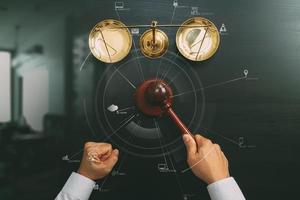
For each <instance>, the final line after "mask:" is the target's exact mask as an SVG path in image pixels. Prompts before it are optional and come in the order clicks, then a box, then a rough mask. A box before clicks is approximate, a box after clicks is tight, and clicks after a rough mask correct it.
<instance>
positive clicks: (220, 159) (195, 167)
mask: <svg viewBox="0 0 300 200" xmlns="http://www.w3.org/2000/svg"><path fill="white" fill-rule="evenodd" d="M183 141H184V143H185V145H186V148H187V161H188V164H189V166H190V168H191V170H192V172H193V173H194V174H195V175H196V176H197V177H199V178H200V179H202V180H203V181H204V182H206V183H207V184H211V183H213V182H216V181H218V180H222V179H225V178H227V177H229V170H228V161H227V159H226V157H225V155H224V153H223V152H222V150H221V148H220V146H219V145H218V144H213V143H212V142H211V141H210V140H209V139H207V138H205V137H203V136H201V135H195V137H194V138H193V137H192V136H190V135H188V134H185V135H183Z"/></svg>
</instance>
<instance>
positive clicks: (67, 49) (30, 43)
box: [0, 0, 109, 200]
mask: <svg viewBox="0 0 300 200" xmlns="http://www.w3.org/2000/svg"><path fill="white" fill-rule="evenodd" d="M95 3H96V5H97V6H98V8H99V7H100V6H101V4H102V3H101V2H100V1H99V2H97V1H46V0H30V1H14V0H13V1H11V0H9V1H8V0H1V1H0V80H1V83H0V199H3V200H4V199H39V200H41V199H53V198H54V197H55V196H56V194H57V192H58V191H59V190H60V188H61V187H62V185H63V182H65V180H66V178H67V177H68V175H69V172H70V171H71V170H72V167H73V166H74V169H76V168H77V166H78V163H76V162H75V163H74V165H72V164H71V165H70V163H68V162H62V159H61V158H62V157H63V156H65V158H66V156H68V155H67V153H68V152H69V153H72V152H73V151H75V150H78V149H80V148H81V147H82V144H83V143H84V141H85V139H86V138H88V136H87V137H84V136H82V132H84V131H85V130H86V129H85V125H84V122H82V119H83V117H82V116H81V113H80V109H81V108H80V106H79V105H78V103H77V102H76V101H78V100H77V99H76V97H75V96H79V95H76V94H77V92H78V93H80V83H78V85H76V84H77V83H75V84H73V85H71V83H72V82H71V80H74V79H76V74H75V73H76V72H74V73H73V71H72V69H73V66H74V71H76V70H75V68H76V69H78V68H77V67H78V65H80V63H82V59H84V58H85V56H86V54H87V52H88V49H87V44H86V41H87V37H88V30H89V28H90V27H91V24H93V23H95V21H97V20H95V18H93V20H91V24H86V23H83V22H84V21H85V20H83V21H82V22H81V23H82V24H83V26H85V28H83V31H81V28H82V27H72V24H74V21H76V20H78V19H82V17H79V16H82V15H84V14H86V13H89V11H90V10H91V9H95ZM106 4H109V2H108V1H107V2H106ZM97 6H96V7H97ZM88 17H91V16H88ZM93 17H94V16H93ZM81 23H79V24H81ZM77 24H78V23H77ZM75 54H76V58H75V59H73V57H72V56H74V55H75ZM74 57H75V56H74ZM91 68H92V67H91ZM81 84H86V83H81ZM73 86H74V89H72V87H73ZM67 87H68V88H69V89H66V88H67ZM74 97H75V98H74ZM70 99H72V100H70ZM73 100H74V102H73ZM71 101H72V102H71ZM74 107H75V109H73V108H74ZM72 109H73V111H71V110H72ZM77 109H78V111H77ZM76 113H77V114H78V117H74V119H75V118H76V121H77V122H79V124H78V126H73V127H72V128H70V127H71V126H68V124H71V123H73V121H72V120H73V118H68V116H70V115H72V116H74V114H76ZM67 119H69V120H67ZM82 127H83V128H82ZM77 133H78V137H77V136H76V134H77ZM86 133H87V131H86ZM68 134H69V135H68ZM80 156H81V155H80V154H79V156H78V157H76V159H79V158H80ZM64 170H67V171H64Z"/></svg>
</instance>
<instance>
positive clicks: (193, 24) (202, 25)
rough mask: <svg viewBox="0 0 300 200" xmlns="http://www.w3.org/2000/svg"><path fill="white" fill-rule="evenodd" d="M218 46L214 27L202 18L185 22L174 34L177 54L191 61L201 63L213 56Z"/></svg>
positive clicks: (218, 36)
mask: <svg viewBox="0 0 300 200" xmlns="http://www.w3.org/2000/svg"><path fill="white" fill-rule="evenodd" d="M219 44H220V35H219V31H218V29H217V28H216V26H215V25H214V24H213V23H212V22H211V21H209V20H208V19H205V18H203V17H194V18H190V19H188V20H186V21H185V22H183V24H182V25H181V26H180V27H179V29H178V31H177V33H176V45H177V48H178V50H179V52H180V53H181V54H182V55H183V56H184V57H185V58H187V59H189V60H192V61H203V60H207V59H209V58H210V57H211V56H213V55H214V54H215V52H216V51H217V49H218V47H219Z"/></svg>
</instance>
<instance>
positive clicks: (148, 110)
mask: <svg viewBox="0 0 300 200" xmlns="http://www.w3.org/2000/svg"><path fill="white" fill-rule="evenodd" d="M172 95H173V93H172V89H171V88H170V86H169V85H168V84H167V83H165V82H164V81H163V80H160V79H150V80H146V81H144V82H143V83H142V84H141V85H140V86H139V87H138V89H137V91H136V93H135V100H136V104H137V107H138V108H139V110H140V111H142V112H143V113H144V114H146V115H150V116H161V115H162V114H163V113H164V112H165V108H166V107H170V106H171V105H172V103H173V100H172Z"/></svg>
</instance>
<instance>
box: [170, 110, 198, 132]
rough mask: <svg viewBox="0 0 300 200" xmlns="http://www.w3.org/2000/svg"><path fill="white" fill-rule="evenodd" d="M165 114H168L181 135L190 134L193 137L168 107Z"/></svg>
mask: <svg viewBox="0 0 300 200" xmlns="http://www.w3.org/2000/svg"><path fill="white" fill-rule="evenodd" d="M166 112H167V113H168V114H169V116H170V117H171V119H172V120H173V121H174V122H175V124H176V125H177V126H178V128H179V129H180V131H181V133H182V134H183V135H184V134H190V135H191V136H193V134H192V133H191V132H190V130H189V129H188V128H187V127H186V126H185V125H184V123H183V122H182V121H181V120H180V119H179V117H178V116H177V115H176V113H175V112H174V110H173V109H172V108H171V107H168V108H167V109H166Z"/></svg>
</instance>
